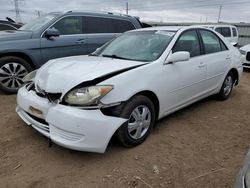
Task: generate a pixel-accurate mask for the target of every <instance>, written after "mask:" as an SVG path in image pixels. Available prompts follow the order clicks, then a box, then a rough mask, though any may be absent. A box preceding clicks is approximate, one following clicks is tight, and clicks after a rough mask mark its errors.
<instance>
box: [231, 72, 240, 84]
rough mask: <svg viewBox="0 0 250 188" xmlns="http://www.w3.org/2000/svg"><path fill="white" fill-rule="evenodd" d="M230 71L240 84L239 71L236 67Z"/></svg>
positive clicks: (235, 82) (235, 80)
mask: <svg viewBox="0 0 250 188" xmlns="http://www.w3.org/2000/svg"><path fill="white" fill-rule="evenodd" d="M229 72H231V73H232V75H233V78H234V84H235V85H238V83H239V73H238V71H237V69H236V68H232V69H231V70H230V71H229Z"/></svg>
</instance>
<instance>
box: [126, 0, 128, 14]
mask: <svg viewBox="0 0 250 188" xmlns="http://www.w3.org/2000/svg"><path fill="white" fill-rule="evenodd" d="M126 14H127V15H128V2H126Z"/></svg>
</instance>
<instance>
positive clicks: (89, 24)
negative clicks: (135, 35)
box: [86, 17, 135, 33]
mask: <svg viewBox="0 0 250 188" xmlns="http://www.w3.org/2000/svg"><path fill="white" fill-rule="evenodd" d="M132 29H135V27H134V25H133V24H132V23H131V22H129V21H126V20H120V19H111V18H100V17H86V33H123V32H125V31H129V30H132Z"/></svg>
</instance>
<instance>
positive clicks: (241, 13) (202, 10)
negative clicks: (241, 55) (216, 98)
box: [0, 0, 250, 23]
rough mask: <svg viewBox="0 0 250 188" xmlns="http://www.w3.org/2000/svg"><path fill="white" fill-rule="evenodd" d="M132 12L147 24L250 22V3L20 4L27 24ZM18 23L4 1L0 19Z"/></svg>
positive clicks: (114, 0)
mask: <svg viewBox="0 0 250 188" xmlns="http://www.w3.org/2000/svg"><path fill="white" fill-rule="evenodd" d="M126 2H128V5H129V6H128V8H129V10H128V12H129V14H130V15H132V16H138V17H140V19H141V20H143V21H146V22H152V21H153V22H217V20H218V15H219V10H220V6H221V16H220V21H222V22H250V11H249V10H250V0H18V4H19V8H20V10H21V12H20V15H21V19H22V21H23V22H24V23H27V22H29V21H31V20H32V19H34V18H36V17H37V16H38V12H40V14H41V15H44V14H47V13H49V12H54V11H63V12H64V11H69V10H90V11H105V12H115V13H122V14H125V13H126ZM6 16H9V17H11V18H13V19H14V20H15V11H14V0H0V19H5V17H6Z"/></svg>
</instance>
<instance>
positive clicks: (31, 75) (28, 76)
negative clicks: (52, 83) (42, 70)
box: [23, 70, 37, 83]
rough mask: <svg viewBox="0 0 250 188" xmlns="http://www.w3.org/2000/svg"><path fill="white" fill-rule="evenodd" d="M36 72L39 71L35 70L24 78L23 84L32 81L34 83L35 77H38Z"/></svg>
mask: <svg viewBox="0 0 250 188" xmlns="http://www.w3.org/2000/svg"><path fill="white" fill-rule="evenodd" d="M36 71H37V70H34V71H32V72H30V73H29V74H27V75H26V76H25V77H24V78H23V82H24V83H25V82H30V81H33V80H34V78H35V76H36Z"/></svg>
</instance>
